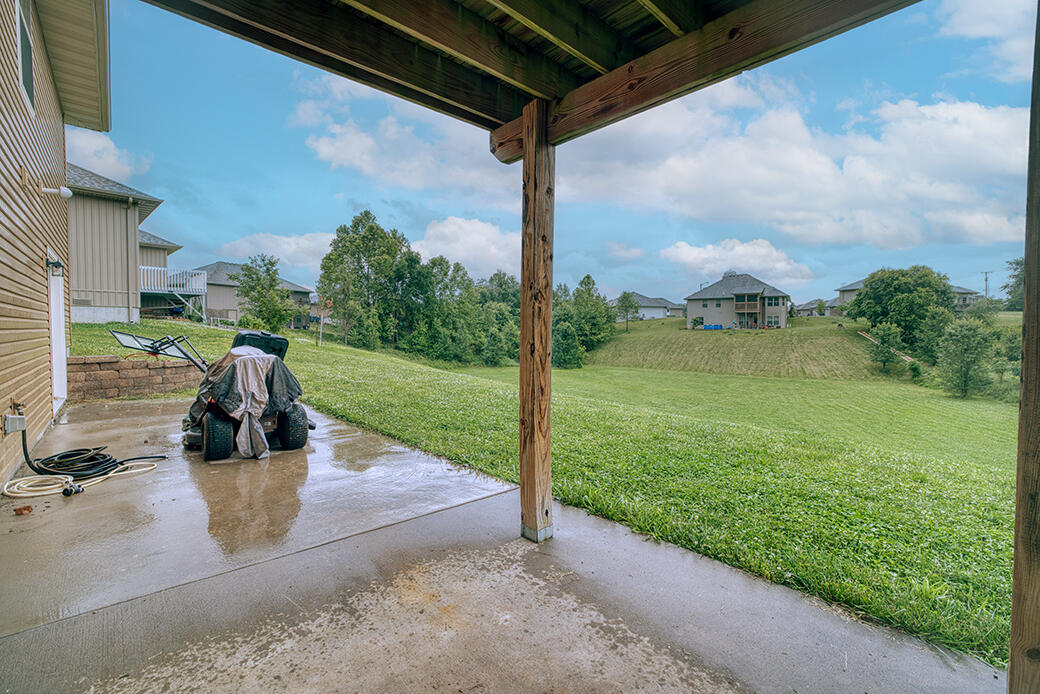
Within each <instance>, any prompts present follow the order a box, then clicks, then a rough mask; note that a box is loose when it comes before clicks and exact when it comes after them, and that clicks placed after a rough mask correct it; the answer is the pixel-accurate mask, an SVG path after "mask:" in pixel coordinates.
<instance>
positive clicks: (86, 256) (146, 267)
mask: <svg viewBox="0 0 1040 694" xmlns="http://www.w3.org/2000/svg"><path fill="white" fill-rule="evenodd" d="M66 176H67V180H68V187H69V188H70V189H71V190H72V192H73V193H74V195H73V197H72V198H71V199H70V200H69V262H70V264H71V272H70V273H69V274H70V275H71V277H70V284H71V287H70V294H71V296H70V298H71V301H72V306H71V310H70V313H71V318H72V320H73V321H74V322H79V323H105V322H108V321H129V322H136V321H138V320H140V318H141V313H142V311H143V312H145V313H148V312H152V313H156V312H162V313H169V312H170V310H171V309H172V310H174V311H175V312H178V313H179V312H192V311H194V312H196V313H198V314H199V315H200V316H201V315H203V313H204V311H205V303H206V299H205V296H206V281H205V276H204V275H203V274H202V273H193V272H191V271H188V270H171V269H170V268H169V267H168V265H167V258H168V256H169V255H170V254H171V253H173V252H175V251H177V250H179V249H180V248H181V247H180V246H179V245H177V244H175V243H173V242H171V241H167V240H166V239H164V238H161V237H159V236H156V235H155V234H152V233H149V232H147V231H145V230H144V229H141V228H140V224H141V222H143V221H144V220H145V219H147V217H148V215H150V214H151V213H152V212H154V211H155V209H156V208H157V207H159V205H161V204H162V202H163V201H162V200H160V199H159V198H156V197H154V196H152V195H149V194H147V193H144V192H141V191H140V190H137V189H136V188H131V187H130V186H128V185H124V184H122V183H119V182H118V181H113V180H112V179H110V178H106V177H105V176H102V175H101V174H98V173H95V172H93V171H90V170H88V169H84V168H83V167H81V166H76V165H75V164H68V165H67V173H66Z"/></svg>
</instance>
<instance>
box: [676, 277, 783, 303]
mask: <svg viewBox="0 0 1040 694" xmlns="http://www.w3.org/2000/svg"><path fill="white" fill-rule="evenodd" d="M735 294H761V295H762V296H789V294H788V293H787V292H784V291H781V290H779V289H777V288H776V287H774V286H773V285H771V284H766V283H765V282H763V281H762V280H760V279H758V278H757V277H753V276H751V275H749V274H747V273H741V272H727V273H725V274H724V275H722V279H721V280H719V281H718V282H716V283H714V284H709V285H708V286H707V287H705V288H704V289H701V290H700V291H697V292H694V293H693V294H690V295H689V296H688V297H686V300H687V301H690V300H691V299H729V298H731V297H732V296H733V295H735Z"/></svg>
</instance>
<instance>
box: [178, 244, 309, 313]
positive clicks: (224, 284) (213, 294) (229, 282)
mask: <svg viewBox="0 0 1040 694" xmlns="http://www.w3.org/2000/svg"><path fill="white" fill-rule="evenodd" d="M195 271H196V272H204V273H206V317H207V318H209V319H221V320H229V321H238V319H239V318H241V317H242V314H243V313H244V307H243V302H242V300H241V299H240V298H239V297H238V282H236V281H234V280H233V279H231V277H229V275H237V274H238V273H240V272H242V264H241V263H227V262H224V261H222V260H221V261H217V262H215V263H210V264H209V265H203V266H201V267H197V268H195ZM281 286H282V288H283V289H288V290H289V296H290V297H291V298H292V300H293V301H295V302H296V303H297V304H298V305H299V306H301V307H303V308H305V309H307V310H306V311H305V312H304V314H303V315H302V316H300V317H299V318H296V319H294V320H293V322H292V326H293V327H294V328H302V327H304V326H306V325H307V321H308V320H309V319H308V317H307V314H308V313H309V312H310V305H311V290H310V289H308V288H307V287H304V286H302V285H299V284H296V283H294V282H290V281H288V280H284V279H283V280H281Z"/></svg>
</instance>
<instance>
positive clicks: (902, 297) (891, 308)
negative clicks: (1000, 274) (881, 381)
mask: <svg viewBox="0 0 1040 694" xmlns="http://www.w3.org/2000/svg"><path fill="white" fill-rule="evenodd" d="M1008 267H1009V269H1010V270H1011V271H1012V275H1011V279H1010V280H1009V282H1008V284H1006V285H1005V286H1004V287H1003V289H1004V290H1005V291H1007V292H1008V296H1009V302H1008V306H1007V307H1008V308H1009V309H1012V310H1013V309H1014V304H1013V301H1014V300H1015V299H1016V296H1017V301H1019V302H1020V301H1021V296H1022V294H1021V270H1022V263H1021V260H1013V261H1010V262H1009V263H1008ZM1016 287H1017V295H1016V294H1015V291H1014V290H1015V288H1016ZM1003 308H1005V303H1004V302H1002V301H998V300H996V299H989V298H983V299H979V301H978V302H976V303H975V304H974V305H973V306H971V307H969V308H968V309H966V310H964V311H955V304H954V295H953V291H952V289H951V288H950V283H949V280H948V279H947V277H946V275H943V274H941V273H937V272H935V271H934V270H932V269H931V268H929V267H927V266H924V265H915V266H913V267H910V268H906V269H898V270H892V269H882V270H878V271H877V272H874V273H872V274H871V275H870V276H869V277H867V279H866V280H864V282H863V288H862V289H861V290H860V291H859V292H858V293H857V294H856V297H855V298H854V299H853V300H852V301H851V302H849V304H848V305H847V306H846V307H845V315H847V316H849V317H850V318H862V319H865V320H866V321H867V322H869V323H870V326H871V329H870V335H871V337H873V338H874V340H875V342H874V343H873V344H872V345H871V347H870V350H869V351H870V355H871V358H872V359H873V360H874V361H875V362H877V363H878V364H880V365H881V368H882V370H883V371H886V372H887V371H888V370H889V368H890V366H891V365H892V364H895V363H900V362H901V361H902V360H901V358H900V357H899V356H898V355H897V354H895V351H899V352H905V353H907V354H909V355H910V356H912V357H914V358H915V360H916V361H912V362H910V363H909V365H908V368H909V369H910V374H911V376H912V377H913V378H914V379H915V380H917V379H920V378H921V376H922V369H921V363H922V362H923V363H925V364H928V365H931V366H934V367H936V368H935V370H934V373H933V375H932V378H933V379H934V380H935V381H936V382H937V383H938V385H941V386H942V387H944V388H945V389H946V390H948V391H949V392H951V393H953V394H954V395H957V396H959V397H968V396H970V395H973V394H976V393H987V394H989V395H993V396H995V397H999V398H1001V399H1014V398H1015V397H1017V389H1016V388H1015V383H1016V380H1015V379H1017V377H1018V375H1019V365H1020V362H1021V352H1022V334H1021V330H1020V329H1018V328H1017V327H1014V326H1006V325H1005V326H1001V325H999V324H998V322H997V314H998V313H999V312H1000V311H1001V310H1002V309H1003ZM1017 308H1018V309H1019V310H1021V305H1020V304H1019V305H1018V307H1017ZM894 350H895V351H894ZM1009 376H1013V377H1014V378H1008V377H1009Z"/></svg>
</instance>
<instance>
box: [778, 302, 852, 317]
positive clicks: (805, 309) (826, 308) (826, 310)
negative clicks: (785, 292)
mask: <svg viewBox="0 0 1040 694" xmlns="http://www.w3.org/2000/svg"><path fill="white" fill-rule="evenodd" d="M821 301H823V300H822V299H813V300H812V301H806V302H805V303H804V304H797V305H796V306H792V307H791V315H794V316H798V317H800V318H805V317H808V316H842V315H845V314H844V313H842V311H841V309H840V308H838V307H839V306H841V304H840V303H839V301H838V297H833V298H831V299H828V300H827V301H824V302H823V313H820V312H819V311H818V310H817V309H818V308H819V306H820V302H821Z"/></svg>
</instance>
